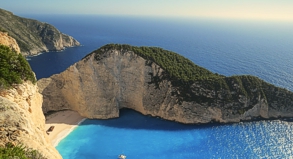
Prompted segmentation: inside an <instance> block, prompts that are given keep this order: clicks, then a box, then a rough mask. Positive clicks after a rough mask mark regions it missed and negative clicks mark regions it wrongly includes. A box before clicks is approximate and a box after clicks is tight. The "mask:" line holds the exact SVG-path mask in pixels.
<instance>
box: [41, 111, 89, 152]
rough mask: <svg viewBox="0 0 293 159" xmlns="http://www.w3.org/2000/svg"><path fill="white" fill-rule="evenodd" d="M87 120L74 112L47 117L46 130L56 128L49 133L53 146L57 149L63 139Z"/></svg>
mask: <svg viewBox="0 0 293 159" xmlns="http://www.w3.org/2000/svg"><path fill="white" fill-rule="evenodd" d="M85 120H86V118H84V117H82V116H80V115H79V114H78V113H77V112H75V111H72V110H64V111H58V112H55V113H53V114H50V115H48V116H46V124H45V130H48V129H49V128H50V127H51V126H54V129H53V131H52V132H49V133H48V138H49V140H50V141H51V144H52V145H53V146H54V147H56V146H57V145H58V144H59V142H60V141H61V140H62V139H64V138H65V137H66V136H67V135H69V134H70V133H71V132H72V131H73V130H74V129H75V128H76V127H77V126H78V125H80V124H81V123H82V122H83V121H85Z"/></svg>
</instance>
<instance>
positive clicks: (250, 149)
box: [23, 15, 293, 159]
mask: <svg viewBox="0 0 293 159" xmlns="http://www.w3.org/2000/svg"><path fill="white" fill-rule="evenodd" d="M23 16H25V17H28V18H33V19H37V20H40V21H42V22H48V23H50V24H53V25H54V26H56V27H57V28H58V29H59V30H60V31H61V32H64V33H66V34H69V35H71V36H73V37H74V38H76V39H77V40H78V41H79V42H80V43H81V44H82V46H81V47H74V48H67V49H66V50H65V51H62V52H49V53H43V54H41V55H38V56H34V57H28V58H27V59H28V60H29V63H30V65H31V67H32V69H33V70H34V71H35V73H36V75H37V78H38V79H40V78H44V77H49V76H51V75H52V74H55V73H60V72H62V71H64V70H65V69H66V68H67V67H68V66H70V65H72V64H73V63H75V62H77V61H79V60H80V59H81V58H82V57H84V56H85V55H87V54H88V53H90V52H91V51H93V50H95V49H98V48H99V47H101V46H103V45H105V44H108V43H122V44H130V45H135V46H157V47H161V48H164V49H167V50H171V51H174V52H177V53H179V54H181V55H183V56H185V57H187V58H189V59H190V60H192V61H193V62H194V63H196V64H197V65H200V66H202V67H205V68H207V69H209V70H211V71H212V72H215V73H219V74H223V75H227V76H231V75H240V74H250V75H255V76H258V77H259V78H261V79H263V80H265V81H267V82H269V83H272V84H275V85H277V86H280V87H283V88H286V89H289V90H291V91H293V85H292V83H293V23H285V22H278V23H277V22H257V21H229V20H212V19H187V18H186V19H179V18H154V17H123V16H94V15H86V16H85V15H83V16H82V15H23ZM120 116H121V117H120V118H117V119H110V120H86V121H84V122H83V123H82V124H81V125H80V126H78V127H77V128H76V129H75V130H74V131H73V132H72V133H70V134H69V135H68V136H67V137H66V138H65V139H63V140H62V141H61V142H60V143H59V145H58V146H57V149H58V151H59V152H60V153H61V155H62V156H63V158H65V159H74V158H78V159H80V158H99V159H111V158H117V156H118V155H119V154H122V153H123V154H125V155H126V156H127V159H128V158H129V159H138V158H141V159H165V158H166V159H172V158H176V159H187V158H188V159H189V158H191V159H194V158H290V157H293V133H292V130H293V123H292V122H287V121H278V120H276V121H255V122H249V123H238V124H229V125H204V126H198V125H182V124H178V123H174V122H169V121H164V120H161V119H158V118H152V117H148V116H142V115H141V114H139V113H137V112H134V111H131V110H122V111H121V115H120Z"/></svg>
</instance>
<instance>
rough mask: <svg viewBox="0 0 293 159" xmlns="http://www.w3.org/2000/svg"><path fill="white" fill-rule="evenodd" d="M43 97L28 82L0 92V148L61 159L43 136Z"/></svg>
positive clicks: (44, 134)
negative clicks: (20, 147) (16, 147)
mask: <svg viewBox="0 0 293 159" xmlns="http://www.w3.org/2000/svg"><path fill="white" fill-rule="evenodd" d="M42 101H43V100H42V95H41V94H40V93H38V88H37V86H36V85H34V84H32V83H31V82H25V83H23V84H20V85H16V86H14V88H11V89H9V90H2V91H1V92H0V130H1V131H0V146H1V145H2V146H4V145H5V144H6V143H8V142H10V143H13V144H23V145H25V146H27V147H28V148H32V149H35V150H37V151H38V152H40V153H41V154H42V155H44V156H45V157H46V158H51V159H58V158H61V156H60V155H59V153H58V152H57V150H56V149H55V148H54V147H53V146H52V145H51V143H50V141H49V139H48V137H47V134H46V133H45V117H44V115H43V112H42V108H41V105H42Z"/></svg>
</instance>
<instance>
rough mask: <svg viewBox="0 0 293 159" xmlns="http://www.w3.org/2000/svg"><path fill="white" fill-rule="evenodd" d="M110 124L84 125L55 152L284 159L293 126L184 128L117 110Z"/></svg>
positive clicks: (68, 156)
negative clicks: (118, 112)
mask: <svg viewBox="0 0 293 159" xmlns="http://www.w3.org/2000/svg"><path fill="white" fill-rule="evenodd" d="M120 115H121V116H120V117H119V118H117V119H110V120H86V121H84V122H83V123H82V124H81V125H80V126H78V127H77V128H76V129H75V130H74V131H73V132H72V133H70V134H69V135H68V136H67V137H66V138H65V139H64V140H62V141H61V142H60V143H59V145H58V146H57V147H56V148H57V150H58V151H59V152H60V153H61V155H62V156H63V158H64V159H75V158H76V159H82V158H84V159H88V158H99V159H111V158H117V156H118V155H119V154H125V155H126V156H127V159H138V158H140V159H173V158H174V159H175V158H176V159H187V158H191V159H195V158H201V159H204V158H288V157H289V156H293V152H292V144H293V141H292V140H291V139H293V133H292V132H291V130H292V129H293V123H291V122H285V121H257V122H251V123H239V124H232V125H216V124H214V125H201V126H199V125H183V124H179V123H174V122H170V121H165V120H162V119H158V118H154V117H149V116H143V115H141V114H139V113H137V112H135V111H132V110H122V111H121V114H120Z"/></svg>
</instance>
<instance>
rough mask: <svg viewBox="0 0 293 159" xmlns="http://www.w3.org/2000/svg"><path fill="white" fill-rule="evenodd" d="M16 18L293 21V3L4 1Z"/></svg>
mask: <svg viewBox="0 0 293 159" xmlns="http://www.w3.org/2000/svg"><path fill="white" fill-rule="evenodd" d="M0 7H1V8H3V9H6V10H9V11H12V12H13V13H15V14H103V15H135V16H141V15H143V16H168V17H175V16H176V17H201V18H228V19H260V20H282V21H293V0H50V1H49V0H47V1H42V0H2V2H1V6H0Z"/></svg>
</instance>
